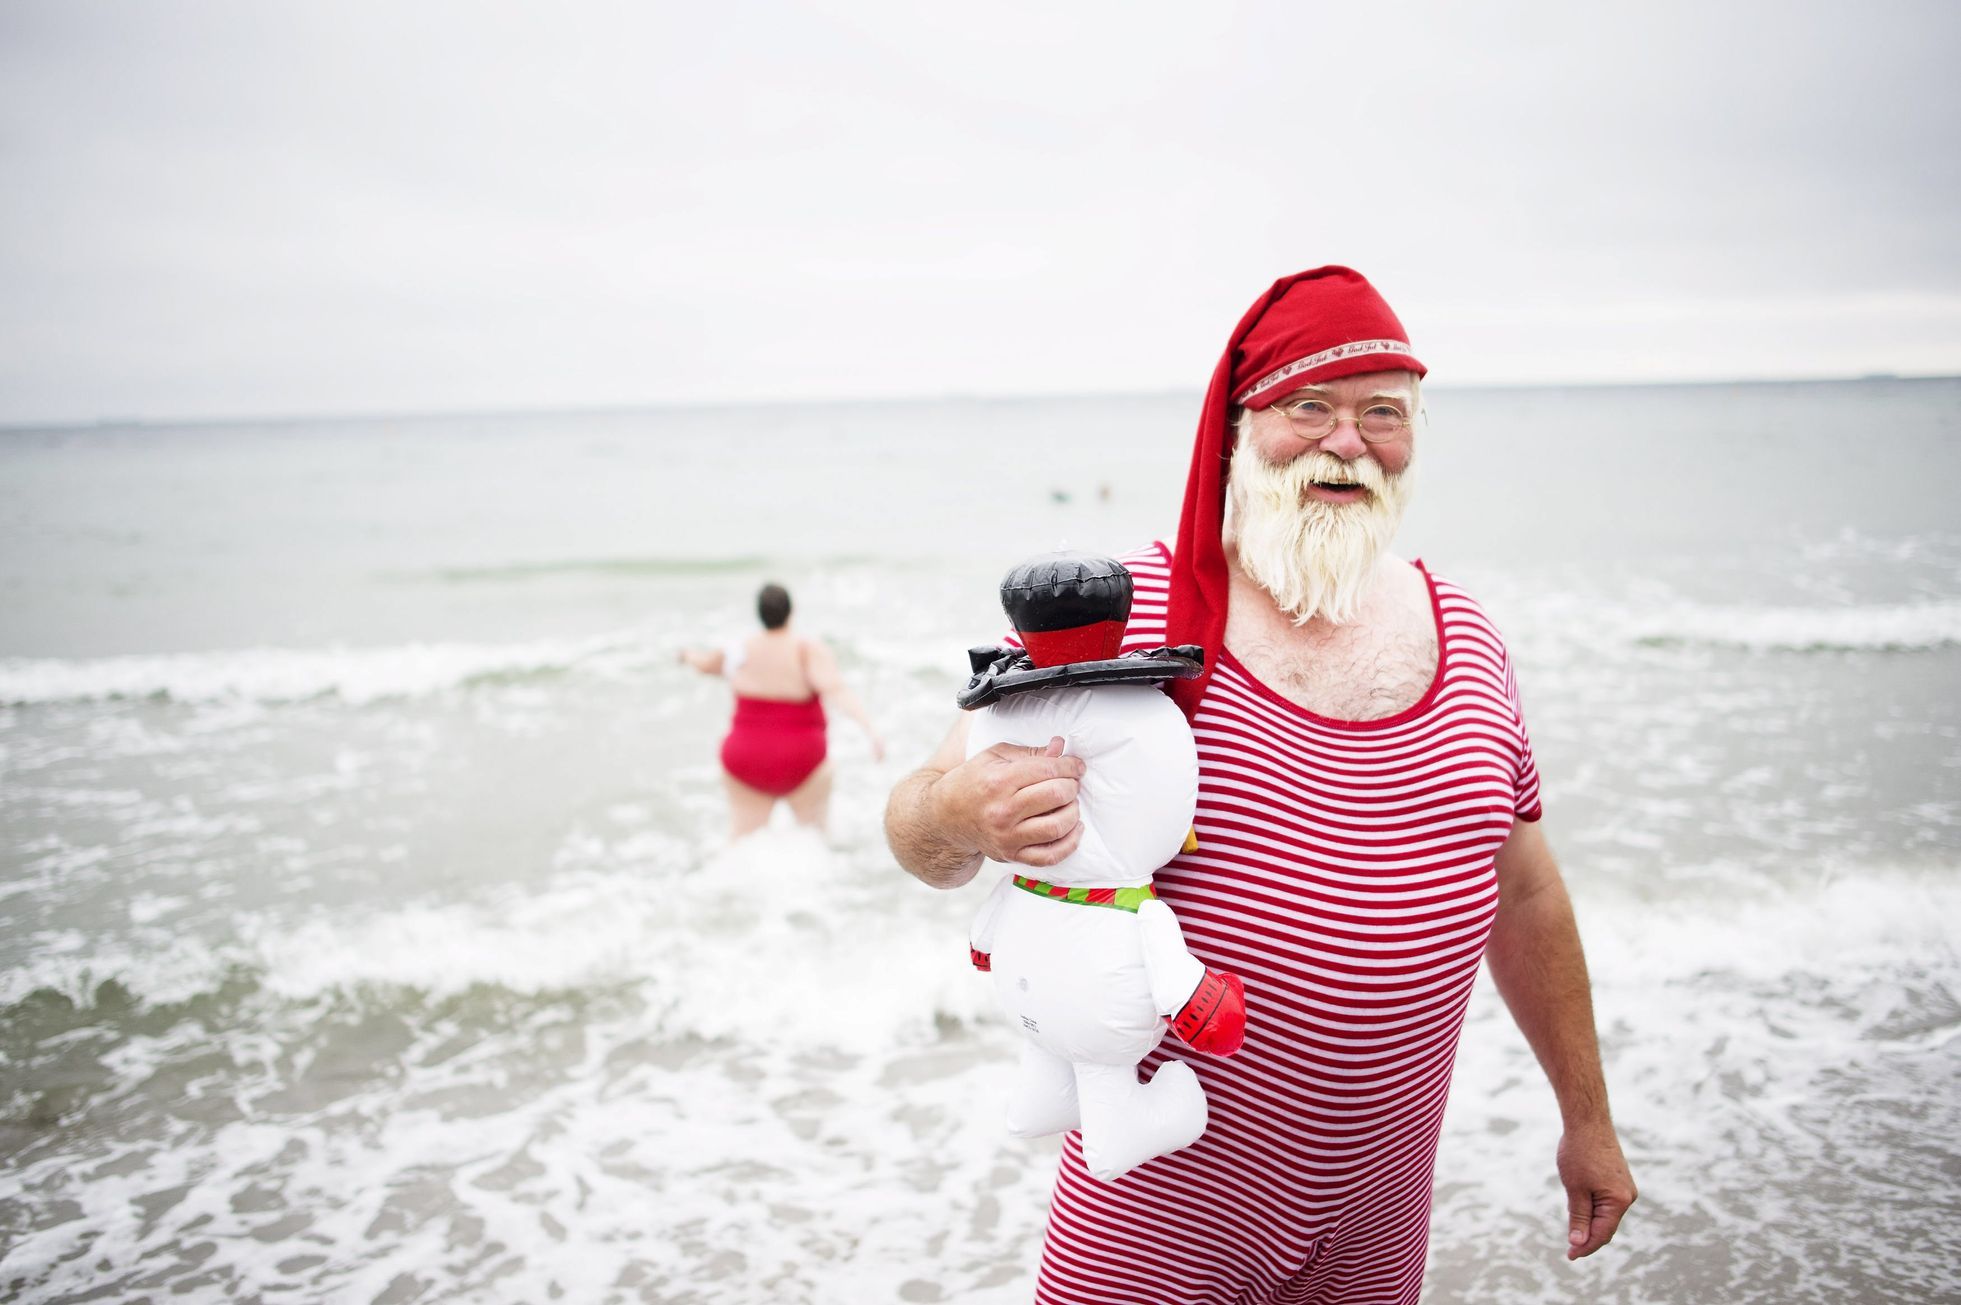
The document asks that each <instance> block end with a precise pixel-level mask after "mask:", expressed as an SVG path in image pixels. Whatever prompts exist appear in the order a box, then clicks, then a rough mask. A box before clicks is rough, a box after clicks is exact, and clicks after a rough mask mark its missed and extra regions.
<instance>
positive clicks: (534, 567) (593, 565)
mask: <svg viewBox="0 0 1961 1305" xmlns="http://www.w3.org/2000/svg"><path fill="white" fill-rule="evenodd" d="M868 565H876V566H880V567H885V568H890V567H891V566H892V565H893V563H891V562H889V561H887V560H885V559H882V558H878V557H875V556H873V555H871V554H839V555H834V556H827V557H796V558H785V557H776V556H770V555H767V554H762V553H755V554H744V555H737V556H732V557H598V558H559V559H554V560H550V561H541V562H510V563H504V564H500V565H496V566H456V567H443V568H441V569H439V570H435V571H417V572H406V573H401V574H400V575H398V576H397V577H395V578H400V579H409V580H435V581H436V582H438V583H441V584H508V583H513V582H521V581H529V580H555V579H561V578H564V577H568V576H586V577H599V578H605V579H629V580H630V579H641V578H644V579H655V580H662V579H672V578H675V577H682V576H722V575H731V574H734V575H740V574H743V573H745V572H746V573H760V572H762V571H765V570H769V569H772V568H776V569H786V570H787V569H794V570H797V571H813V570H814V571H818V572H828V571H833V570H837V569H840V568H845V567H856V566H868Z"/></svg>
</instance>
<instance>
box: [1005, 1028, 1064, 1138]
mask: <svg viewBox="0 0 1961 1305" xmlns="http://www.w3.org/2000/svg"><path fill="white" fill-rule="evenodd" d="M1081 1122H1082V1115H1081V1113H1080V1111H1079V1110H1078V1109H1077V1106H1076V1069H1075V1066H1073V1065H1071V1064H1070V1063H1069V1062H1068V1061H1066V1060H1064V1059H1063V1058H1062V1057H1060V1056H1052V1055H1050V1054H1049V1053H1048V1052H1046V1051H1043V1050H1042V1049H1041V1048H1040V1047H1038V1046H1036V1045H1035V1044H1034V1043H1032V1042H1023V1043H1022V1044H1021V1068H1020V1069H1019V1070H1017V1071H1016V1073H1015V1085H1014V1088H1013V1090H1012V1091H1011V1092H1010V1093H1009V1094H1008V1131H1009V1132H1010V1133H1012V1134H1014V1136H1016V1137H1047V1136H1048V1135H1049V1134H1051V1133H1066V1132H1068V1131H1069V1130H1070V1129H1072V1128H1077V1127H1080V1126H1081Z"/></svg>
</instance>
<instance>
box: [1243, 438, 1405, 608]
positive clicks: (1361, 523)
mask: <svg viewBox="0 0 1961 1305" xmlns="http://www.w3.org/2000/svg"><path fill="white" fill-rule="evenodd" d="M1317 480H1318V481H1321V482H1323V483H1331V484H1341V483H1347V482H1354V483H1356V484H1360V485H1363V486H1365V487H1366V488H1367V489H1368V491H1369V492H1368V494H1367V496H1366V497H1364V498H1361V499H1358V500H1357V501H1355V502H1352V503H1328V502H1323V501H1322V500H1320V499H1317V498H1309V497H1308V496H1307V494H1306V490H1307V487H1308V485H1309V484H1311V483H1312V482H1314V481H1317ZM1410 489H1411V476H1410V467H1409V466H1407V465H1406V466H1405V467H1404V468H1403V470H1401V471H1400V472H1397V473H1396V474H1395V475H1390V474H1389V473H1387V472H1385V471H1384V470H1383V469H1382V467H1381V465H1380V464H1378V463H1377V462H1376V461H1375V460H1374V459H1373V458H1366V457H1364V458H1357V459H1356V460H1355V461H1353V462H1344V461H1342V460H1341V459H1340V458H1337V457H1335V456H1334V455H1333V454H1329V453H1323V452H1322V451H1321V450H1319V449H1315V450H1313V451H1311V452H1308V453H1303V454H1302V455H1301V456H1299V457H1298V458H1295V459H1294V460H1293V461H1291V462H1287V463H1283V464H1281V465H1279V466H1275V465H1274V464H1273V463H1270V462H1268V461H1267V460H1266V459H1265V458H1263V457H1261V456H1260V455H1259V453H1258V452H1256V451H1255V450H1254V448H1253V445H1252V442H1251V441H1250V440H1247V439H1245V438H1241V439H1240V440H1239V441H1238V444H1237V446H1236V447H1235V448H1234V449H1233V455H1232V469H1231V471H1230V473H1229V476H1228V479H1227V483H1226V526H1225V542H1226V545H1227V546H1228V547H1231V548H1234V549H1236V551H1237V553H1238V556H1239V565H1240V569H1241V570H1243V571H1245V572H1246V574H1247V576H1248V577H1250V578H1251V579H1252V580H1253V582H1254V583H1255V584H1257V585H1259V586H1260V588H1262V589H1264V590H1266V591H1267V593H1268V594H1269V595H1271V596H1272V598H1273V603H1274V606H1276V607H1278V608H1279V609H1280V610H1281V611H1282V612H1285V613H1286V614H1287V615H1288V616H1291V617H1293V619H1294V624H1295V625H1306V624H1307V623H1308V622H1309V621H1311V620H1313V619H1314V618H1315V617H1317V616H1320V617H1325V618H1327V619H1328V620H1329V621H1331V622H1333V623H1335V624H1337V625H1339V624H1341V623H1343V622H1345V621H1352V620H1354V619H1355V617H1357V616H1358V615H1360V614H1361V610H1362V602H1363V600H1364V599H1365V598H1367V596H1368V592H1369V586H1370V583H1371V581H1372V580H1373V579H1374V576H1375V564H1376V559H1377V558H1378V557H1380V556H1381V554H1382V550H1383V549H1385V548H1386V547H1388V545H1389V541H1390V540H1391V539H1393V538H1395V535H1396V528H1397V527H1398V526H1400V525H1401V524H1402V521H1403V512H1404V510H1405V509H1406V508H1408V506H1409V496H1410Z"/></svg>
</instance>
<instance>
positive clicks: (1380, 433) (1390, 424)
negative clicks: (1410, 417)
mask: <svg viewBox="0 0 1961 1305" xmlns="http://www.w3.org/2000/svg"><path fill="white" fill-rule="evenodd" d="M1361 426H1362V434H1364V435H1366V436H1368V437H1369V438H1370V439H1372V440H1386V439H1388V438H1389V437H1390V436H1392V435H1394V434H1395V433H1396V432H1397V431H1399V430H1401V429H1402V428H1403V414H1402V413H1400V412H1397V411H1396V410H1395V409H1394V408H1370V409H1369V410H1368V411H1367V412H1365V413H1363V414H1362V421H1361Z"/></svg>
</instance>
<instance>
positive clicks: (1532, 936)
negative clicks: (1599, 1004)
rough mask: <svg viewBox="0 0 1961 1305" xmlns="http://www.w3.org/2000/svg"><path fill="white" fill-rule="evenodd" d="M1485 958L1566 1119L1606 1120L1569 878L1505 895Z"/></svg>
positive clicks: (1576, 1122)
mask: <svg viewBox="0 0 1961 1305" xmlns="http://www.w3.org/2000/svg"><path fill="white" fill-rule="evenodd" d="M1485 959H1486V962H1487V964H1489V965H1490V967H1491V977H1492V979H1493V980H1494V981H1495V982H1496V983H1497V985H1498V991H1499V993H1500V994H1501V995H1502V996H1503V997H1504V999H1505V1004H1506V1006H1508V1007H1510V1009H1511V1012H1512V1018H1513V1019H1514V1020H1515V1021H1517V1023H1518V1027H1519V1030H1520V1032H1522V1033H1524V1035H1525V1040H1526V1041H1527V1042H1528V1043H1530V1044H1531V1046H1532V1051H1533V1054H1535V1055H1536V1056H1537V1057H1538V1058H1539V1064H1540V1065H1541V1066H1543V1067H1544V1069H1545V1072H1546V1077H1547V1079H1548V1080H1550V1081H1551V1083H1552V1089H1553V1094H1554V1095H1555V1096H1556V1097H1558V1099H1559V1113H1560V1116H1561V1118H1562V1119H1563V1120H1564V1121H1565V1124H1566V1126H1567V1127H1568V1128H1574V1127H1584V1126H1592V1125H1599V1124H1605V1123H1607V1122H1608V1120H1609V1115H1608V1110H1607V1084H1606V1080H1605V1078H1604V1076H1603V1075H1602V1074H1601V1070H1600V1043H1599V1039H1598V1037H1597V1036H1596V1034H1595V1032H1594V1027H1593V994H1592V988H1591V985H1590V984H1589V982H1588V979H1587V968H1586V957H1585V954H1584V953H1583V952H1582V951H1581V949H1580V934H1579V929H1578V927H1577V926H1576V925H1575V924H1574V922H1573V905H1572V902H1571V901H1570V900H1569V899H1568V897H1567V895H1566V888H1565V885H1564V884H1562V883H1561V882H1559V880H1558V879H1556V878H1555V879H1553V880H1552V881H1551V882H1549V883H1545V884H1543V885H1542V886H1539V887H1537V889H1536V891H1534V892H1532V893H1530V894H1529V895H1527V896H1525V897H1523V898H1522V899H1520V900H1517V901H1512V902H1504V901H1501V902H1500V904H1499V907H1498V917H1497V920H1496V921H1495V922H1494V923H1493V925H1492V929H1491V942H1490V946H1489V947H1488V949H1487V950H1486V952H1485Z"/></svg>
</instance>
